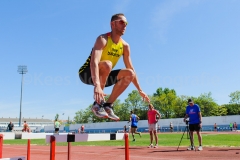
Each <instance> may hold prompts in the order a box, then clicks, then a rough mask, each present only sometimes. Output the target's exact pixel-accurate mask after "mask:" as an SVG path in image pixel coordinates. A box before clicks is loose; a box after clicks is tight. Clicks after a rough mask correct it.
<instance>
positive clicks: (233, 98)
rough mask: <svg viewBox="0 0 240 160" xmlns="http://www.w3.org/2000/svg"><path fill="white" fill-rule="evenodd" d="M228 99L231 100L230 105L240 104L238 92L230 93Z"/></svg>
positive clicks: (239, 92)
mask: <svg viewBox="0 0 240 160" xmlns="http://www.w3.org/2000/svg"><path fill="white" fill-rule="evenodd" d="M229 97H230V98H231V100H230V102H229V103H231V104H240V91H235V92H232V93H230V95H229Z"/></svg>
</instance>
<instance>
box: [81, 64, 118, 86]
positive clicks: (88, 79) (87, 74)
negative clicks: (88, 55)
mask: <svg viewBox="0 0 240 160" xmlns="http://www.w3.org/2000/svg"><path fill="white" fill-rule="evenodd" d="M119 71H120V69H118V70H112V71H111V72H110V73H109V76H108V79H107V82H106V85H105V87H108V86H111V85H113V84H116V83H117V81H118V80H117V75H118V73H119ZM79 78H80V80H81V81H82V82H83V83H85V84H89V85H93V81H92V76H91V69H90V67H87V68H85V69H84V70H83V71H82V72H81V73H80V74H79ZM99 78H100V77H99Z"/></svg>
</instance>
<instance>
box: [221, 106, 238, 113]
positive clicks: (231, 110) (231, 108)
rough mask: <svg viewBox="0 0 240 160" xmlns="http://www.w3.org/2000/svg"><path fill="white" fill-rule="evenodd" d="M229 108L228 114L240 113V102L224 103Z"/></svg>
mask: <svg viewBox="0 0 240 160" xmlns="http://www.w3.org/2000/svg"><path fill="white" fill-rule="evenodd" d="M223 106H224V107H226V109H227V115H240V104H224V105H223Z"/></svg>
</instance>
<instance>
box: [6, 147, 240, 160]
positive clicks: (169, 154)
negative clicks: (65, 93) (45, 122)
mask: <svg viewBox="0 0 240 160" xmlns="http://www.w3.org/2000/svg"><path fill="white" fill-rule="evenodd" d="M129 152H130V160H170V159H171V160H186V159H189V160H199V159H204V160H208V159H211V160H226V159H231V160H239V159H240V154H236V152H240V148H239V147H238V148H236V147H231V148H226V147H223V148H220V147H204V150H203V151H196V152H195V151H187V150H186V147H180V148H179V150H178V151H177V147H159V148H147V147H130V148H129ZM15 156H25V157H27V146H22V145H3V158H9V157H15ZM30 159H31V160H49V159H50V146H36V145H31V155H30ZM55 159H56V160H67V146H56V155H55ZM124 159H125V148H124V146H122V147H121V146H119V147H108V146H107V147H106V146H71V160H124Z"/></svg>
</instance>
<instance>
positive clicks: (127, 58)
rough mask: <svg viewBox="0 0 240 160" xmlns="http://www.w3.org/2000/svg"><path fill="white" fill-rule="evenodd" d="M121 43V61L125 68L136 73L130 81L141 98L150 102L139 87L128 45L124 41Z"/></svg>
mask: <svg viewBox="0 0 240 160" xmlns="http://www.w3.org/2000/svg"><path fill="white" fill-rule="evenodd" d="M123 45H124V48H123V61H124V64H125V66H126V68H128V69H132V70H133V71H134V72H135V75H136V76H135V78H134V79H133V81H132V82H133V84H134V85H135V87H136V88H137V90H138V92H139V94H140V95H141V96H142V98H143V100H144V101H147V102H148V103H150V99H149V97H148V95H147V94H146V93H144V92H143V91H142V89H141V87H140V85H139V82H138V78H137V74H136V71H135V70H134V68H133V65H132V60H131V57H130V46H129V44H127V43H126V42H124V43H123Z"/></svg>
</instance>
